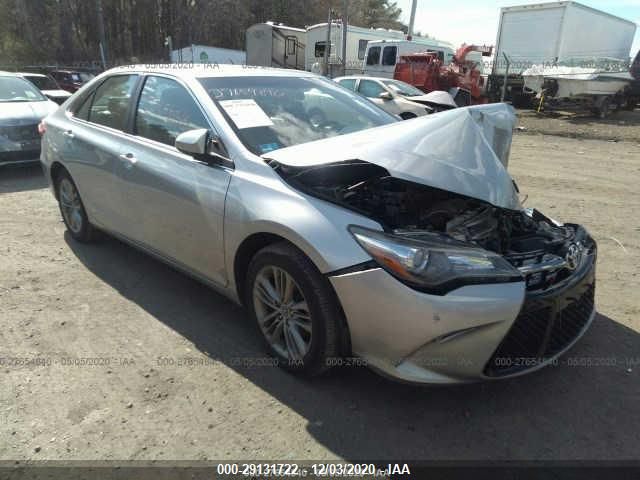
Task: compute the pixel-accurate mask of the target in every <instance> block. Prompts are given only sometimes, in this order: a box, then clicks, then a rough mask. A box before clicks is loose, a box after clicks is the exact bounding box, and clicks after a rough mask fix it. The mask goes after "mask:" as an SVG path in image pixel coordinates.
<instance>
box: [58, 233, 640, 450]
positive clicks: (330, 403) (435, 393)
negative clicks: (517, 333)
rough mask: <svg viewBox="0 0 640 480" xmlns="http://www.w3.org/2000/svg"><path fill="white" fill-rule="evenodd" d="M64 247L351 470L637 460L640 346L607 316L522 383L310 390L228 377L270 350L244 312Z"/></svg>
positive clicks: (91, 249)
mask: <svg viewBox="0 0 640 480" xmlns="http://www.w3.org/2000/svg"><path fill="white" fill-rule="evenodd" d="M65 239H66V241H67V243H68V245H69V247H70V248H71V249H72V251H73V252H74V253H75V255H76V256H77V257H78V258H79V259H80V261H81V262H82V263H83V264H84V265H85V266H86V267H87V268H88V269H89V270H90V271H91V272H93V273H94V274H95V275H97V276H98V277H99V278H100V279H102V280H103V281H104V282H106V283H107V284H109V285H110V286H112V287H113V288H115V289H116V290H117V291H118V292H120V293H121V294H122V295H123V296H124V297H126V298H127V299H129V300H131V301H133V302H135V303H136V304H137V305H139V306H140V307H141V308H143V309H144V310H146V311H147V312H148V313H149V314H151V315H153V316H154V317H155V318H157V319H158V320H159V321H161V322H163V323H164V324H165V325H167V326H169V327H170V328H171V329H173V330H175V331H176V332H178V333H180V334H181V335H183V336H184V337H185V338H186V339H188V340H190V341H191V342H193V343H194V344H195V345H196V347H197V348H198V349H199V350H200V351H201V352H203V353H205V354H206V355H209V356H210V357H211V358H213V359H216V360H219V361H223V362H227V363H228V364H230V368H233V369H234V370H236V371H237V372H238V373H240V374H242V375H243V376H244V377H246V378H247V379H248V380H249V381H251V382H252V383H254V384H255V385H256V386H258V387H259V388H261V389H263V390H264V391H266V392H267V393H268V394H269V395H271V396H273V397H274V398H276V399H277V400H278V401H279V402H281V403H283V404H285V405H287V406H289V407H290V408H291V409H293V410H294V411H295V412H296V413H297V414H299V415H301V416H303V417H304V418H305V419H306V420H307V422H308V423H307V429H308V431H309V432H310V434H311V435H313V436H314V438H315V439H317V441H318V442H320V443H321V444H322V445H324V446H325V447H326V448H328V449H329V450H330V451H332V452H334V453H335V454H336V455H338V456H341V457H344V458H346V459H347V460H352V461H356V460H358V461H361V460H363V459H371V460H374V459H376V460H380V459H394V460H400V459H407V460H414V461H415V460H426V459H526V460H532V459H581V458H582V459H633V458H637V454H638V444H639V442H640V430H638V420H639V419H640V402H638V399H639V398H640V382H639V381H638V371H640V368H636V367H635V365H633V364H632V362H634V361H635V362H638V356H639V355H640V353H639V352H640V335H639V334H638V333H637V332H635V331H633V330H631V329H629V328H627V327H625V326H623V325H621V324H619V323H617V322H616V321H615V320H613V319H610V318H608V317H606V316H604V315H598V316H597V317H596V319H595V321H594V323H593V325H592V328H591V329H590V331H589V332H587V334H586V335H585V337H584V338H583V339H582V340H581V341H580V342H579V343H578V344H577V345H576V347H575V348H574V349H573V350H572V351H571V352H570V353H569V354H568V355H565V357H564V358H563V359H562V360H563V361H561V362H560V364H559V365H558V366H557V367H548V368H546V369H544V370H542V371H539V372H537V373H534V374H531V375H527V376H524V377H521V378H517V379H513V380H508V381H501V382H491V383H483V384H469V385H462V386H453V387H421V386H414V385H406V384H400V383H395V382H392V381H390V380H387V379H385V378H382V377H380V376H378V375H376V374H374V373H372V372H371V371H369V370H367V369H365V368H355V367H354V368H343V369H341V370H339V371H335V372H333V373H332V374H330V375H328V376H325V377H322V378H317V379H314V380H312V381H307V380H303V379H299V378H296V377H294V376H292V375H289V374H287V373H286V372H283V371H282V370H280V369H278V368H274V367H256V366H241V365H236V364H234V365H231V364H232V363H234V362H232V360H234V359H236V360H237V359H242V358H243V359H249V360H251V359H260V358H264V353H263V352H264V350H263V347H262V344H261V340H260V338H259V336H258V334H257V331H256V329H255V328H254V327H253V326H252V324H251V323H250V322H249V321H248V320H247V319H246V318H245V315H244V312H243V310H242V309H241V308H240V307H238V306H236V305H235V304H233V303H232V302H230V301H228V300H226V299H225V298H223V297H222V296H220V295H218V294H216V293H214V292H213V291H212V290H210V289H209V288H207V287H205V286H204V285H202V284H200V283H198V282H197V281H195V280H192V279H191V278H189V277H187V276H185V275H183V274H181V273H179V272H176V271H174V270H172V269H171V268H169V267H167V266H165V265H164V264H162V263H161V262H159V261H156V260H155V259H153V258H151V257H149V256H147V255H145V254H143V253H141V252H139V251H137V250H135V249H133V248H131V247H129V246H127V245H125V244H123V243H121V242H119V241H117V240H114V239H111V238H107V239H105V240H104V241H103V242H102V243H101V244H99V245H81V244H78V243H76V242H74V241H73V240H72V239H71V238H70V236H69V235H68V234H67V235H66V236H65ZM389 321H393V319H390V320H389ZM614 361H615V364H613V362H614ZM567 362H575V363H577V364H578V365H577V366H576V365H574V366H571V365H568V364H567ZM638 367H640V365H639V366H638ZM628 369H631V370H630V371H628ZM208 375H214V374H213V373H209V372H207V371H203V378H202V381H204V382H206V381H208V379H207V378H206V377H207V376H208Z"/></svg>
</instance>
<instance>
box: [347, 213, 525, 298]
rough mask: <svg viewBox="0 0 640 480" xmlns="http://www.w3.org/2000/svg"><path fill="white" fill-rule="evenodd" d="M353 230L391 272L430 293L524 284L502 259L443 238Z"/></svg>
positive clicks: (519, 276) (377, 260) (362, 245)
mask: <svg viewBox="0 0 640 480" xmlns="http://www.w3.org/2000/svg"><path fill="white" fill-rule="evenodd" d="M349 230H350V231H351V233H352V234H353V236H354V238H355V239H356V241H357V242H358V243H359V244H360V246H361V247H362V248H364V249H365V250H366V251H367V253H369V255H371V257H372V258H373V259H374V260H375V262H376V263H378V264H379V265H380V266H381V267H382V268H384V269H385V270H386V271H387V272H389V273H390V274H392V275H393V276H395V277H396V278H398V279H400V280H401V281H403V282H404V283H407V284H408V285H410V286H412V287H414V288H417V289H419V290H424V291H427V292H429V293H435V294H440V295H442V294H445V293H447V292H448V291H451V290H453V289H455V288H458V287H460V286H463V285H469V284H478V283H504V282H516V281H522V275H521V274H520V272H519V271H518V270H517V269H516V268H515V267H513V266H512V265H511V264H510V263H509V262H507V261H506V260H505V259H504V258H502V257H501V256H500V255H498V254H495V253H492V252H488V251H486V250H482V249H480V248H473V247H467V246H465V245H463V244H460V242H457V241H455V240H453V239H451V240H449V239H447V238H446V237H443V236H442V235H438V234H435V233H429V232H424V233H420V234H406V235H405V234H387V233H384V232H379V231H375V230H369V229H367V228H362V227H356V226H353V225H352V226H351V227H349Z"/></svg>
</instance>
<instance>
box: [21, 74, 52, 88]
mask: <svg viewBox="0 0 640 480" xmlns="http://www.w3.org/2000/svg"><path fill="white" fill-rule="evenodd" d="M24 78H26V79H27V80H29V81H30V82H31V83H33V84H34V85H35V86H36V87H38V88H39V89H40V90H60V87H59V86H58V84H57V83H56V81H55V80H54V79H53V78H51V77H41V76H39V75H25V76H24Z"/></svg>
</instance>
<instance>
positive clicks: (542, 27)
mask: <svg viewBox="0 0 640 480" xmlns="http://www.w3.org/2000/svg"><path fill="white" fill-rule="evenodd" d="M635 32H636V24H635V23H634V22H631V21H629V20H625V19H623V18H620V17H616V16H614V15H611V14H608V13H606V12H602V11H600V10H596V9H594V8H591V7H587V6H585V5H582V4H580V3H577V2H570V1H565V2H550V3H540V4H532V5H520V6H514V7H504V8H502V9H501V10H500V23H499V26H498V35H497V38H496V47H495V49H494V51H495V56H494V63H493V68H492V75H491V77H490V85H489V90H490V94H491V95H492V96H493V97H495V96H498V97H499V94H500V91H501V88H502V82H503V77H504V74H505V71H506V68H507V61H506V60H505V57H504V55H505V54H506V56H507V57H508V59H509V62H510V63H509V69H508V73H509V79H508V82H507V86H508V88H509V89H510V90H512V91H513V92H512V93H514V94H515V93H516V92H521V90H522V77H521V76H520V74H521V73H522V71H524V70H526V69H527V68H529V67H531V66H533V65H540V64H543V65H544V64H546V65H554V64H556V63H558V62H574V63H575V64H580V63H581V62H582V63H585V62H589V61H592V60H593V59H595V58H612V59H620V60H625V61H628V60H629V55H630V50H631V44H632V43H633V38H634V35H635ZM507 93H509V92H507Z"/></svg>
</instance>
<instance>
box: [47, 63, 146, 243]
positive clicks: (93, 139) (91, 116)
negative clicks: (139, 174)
mask: <svg viewBox="0 0 640 480" xmlns="http://www.w3.org/2000/svg"><path fill="white" fill-rule="evenodd" d="M138 79H139V76H138V75H113V76H111V77H108V78H107V79H106V80H104V81H103V82H102V83H101V84H100V85H99V86H98V87H97V88H96V89H94V90H93V91H92V92H90V94H88V95H86V96H85V97H84V99H83V100H82V101H81V102H80V103H79V104H78V105H77V106H74V107H75V108H74V110H73V111H72V112H70V119H69V121H68V122H66V123H65V128H64V129H63V130H62V131H60V132H57V135H56V136H57V137H58V139H57V140H58V141H57V142H56V143H57V145H58V148H59V149H60V151H61V156H62V158H63V159H64V161H65V165H66V167H67V168H68V169H69V171H70V173H71V176H72V177H73V179H74V181H75V183H76V185H77V187H78V189H79V191H80V194H81V196H82V198H83V201H84V204H85V208H86V209H87V212H88V214H89V218H90V219H91V221H92V222H94V223H97V224H99V225H100V226H103V227H105V228H107V229H109V230H113V231H116V232H119V231H121V230H122V229H123V228H124V227H125V224H124V222H123V216H122V211H123V204H122V201H121V199H120V197H118V196H117V195H116V190H115V185H114V172H115V170H116V168H117V166H118V165H119V163H120V162H121V159H120V153H121V152H120V150H121V141H122V137H123V135H124V130H125V127H126V124H127V118H128V116H129V108H130V106H129V105H130V103H131V102H130V100H131V97H132V95H133V91H134V88H135V85H136V83H137V81H138Z"/></svg>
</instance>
